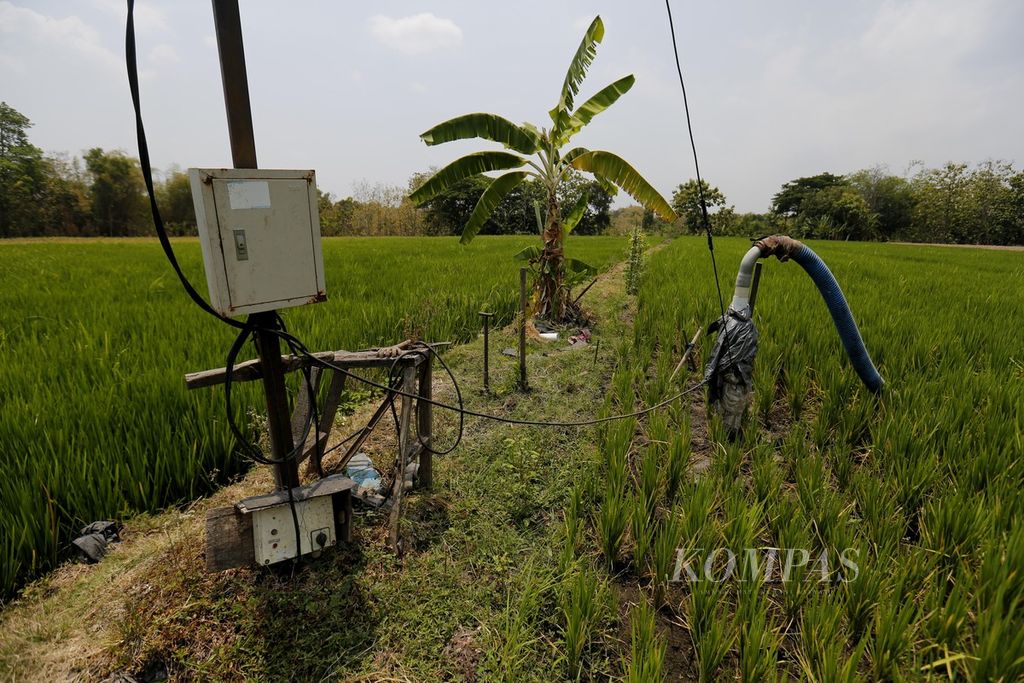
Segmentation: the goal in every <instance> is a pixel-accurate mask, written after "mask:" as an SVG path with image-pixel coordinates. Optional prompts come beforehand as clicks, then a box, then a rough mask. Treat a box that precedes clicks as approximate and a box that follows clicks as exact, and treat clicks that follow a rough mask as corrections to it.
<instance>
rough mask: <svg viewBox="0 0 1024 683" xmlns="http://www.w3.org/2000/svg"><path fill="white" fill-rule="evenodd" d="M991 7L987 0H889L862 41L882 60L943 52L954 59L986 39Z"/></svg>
mask: <svg viewBox="0 0 1024 683" xmlns="http://www.w3.org/2000/svg"><path fill="white" fill-rule="evenodd" d="M990 9H991V8H990V7H989V3H988V2H971V3H965V2H960V1H959V0H955V1H951V0H945V1H944V2H923V1H922V0H914V1H913V2H900V3H896V2H893V1H892V0H887V1H886V2H884V3H883V4H882V6H881V7H880V8H879V10H878V13H877V14H876V15H875V20H874V22H873V24H872V25H871V27H870V28H869V29H868V30H867V31H866V32H865V33H864V35H863V36H862V38H861V42H862V45H863V46H864V48H865V50H866V51H867V52H868V53H870V54H874V55H876V56H878V57H880V58H883V59H885V58H902V59H912V58H914V57H920V56H922V55H927V56H928V57H930V58H934V56H936V55H942V56H944V57H945V58H946V59H949V60H955V59H957V58H959V57H961V56H962V55H964V54H966V53H969V52H970V51H972V50H974V49H975V48H976V47H978V46H979V45H981V44H982V43H983V42H984V40H985V37H986V35H985V34H986V32H987V29H988V24H989V16H990Z"/></svg>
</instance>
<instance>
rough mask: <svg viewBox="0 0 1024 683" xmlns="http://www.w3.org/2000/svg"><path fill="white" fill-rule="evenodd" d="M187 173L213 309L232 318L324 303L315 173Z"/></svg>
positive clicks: (193, 170)
mask: <svg viewBox="0 0 1024 683" xmlns="http://www.w3.org/2000/svg"><path fill="white" fill-rule="evenodd" d="M188 174H189V181H190V183H191V186H192V200H193V202H194V203H195V207H196V223H197V225H198V227H199V239H200V243H201V244H202V249H203V264H204V265H205V268H206V282H207V285H208V286H209V290H210V304H211V305H212V306H213V308H214V309H216V310H217V311H218V312H220V313H221V314H223V315H225V316H238V315H244V314H248V313H260V312H263V311H271V310H274V309H278V308H289V307H292V306H301V305H303V304H309V303H316V302H319V301H324V300H326V299H327V294H326V286H325V285H324V259H323V252H322V251H321V247H320V216H319V211H318V208H317V192H316V175H315V173H314V172H313V171H308V170H307V171H292V170H265V169H227V168H220V169H207V168H190V169H189V170H188Z"/></svg>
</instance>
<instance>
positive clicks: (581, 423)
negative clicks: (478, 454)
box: [275, 330, 706, 454]
mask: <svg viewBox="0 0 1024 683" xmlns="http://www.w3.org/2000/svg"><path fill="white" fill-rule="evenodd" d="M275 334H279V335H281V334H282V333H281V332H280V331H279V330H278V331H275ZM284 335H285V336H290V335H287V333H284ZM292 339H294V337H293V338H292ZM294 340H295V341H296V342H297V348H299V349H300V352H301V355H303V356H305V357H306V358H308V359H309V361H310V362H311V363H313V364H314V365H320V366H323V367H326V368H330V369H332V370H334V371H335V372H340V373H342V374H344V375H345V376H347V377H351V378H352V379H354V380H356V381H358V382H362V383H363V384H367V385H369V386H372V387H376V388H378V389H383V390H385V391H391V392H392V393H395V394H397V395H399V396H406V397H408V398H414V399H418V400H420V401H423V402H424V403H429V404H430V405H432V406H437V407H438V408H442V409H444V410H451V411H453V412H457V413H459V414H460V416H464V415H471V416H473V417H479V418H482V419H485V420H492V421H494V422H504V423H506V424H516V425H525V426H530V427H588V426H591V425H597V424H601V423H604V422H612V421H615V420H624V419H627V418H631V417H642V416H644V415H646V414H648V413H650V412H652V411H654V410H657V409H658V408H663V407H665V406H667V405H668V404H670V403H672V402H673V401H675V400H677V399H679V398H682V397H683V396H686V395H687V394H690V393H692V392H693V391H695V390H697V389H699V388H700V387H702V386H704V384H705V383H706V382H705V381H703V380H702V381H700V382H698V383H697V384H694V385H693V386H691V387H688V388H686V389H683V390H682V391H680V392H678V393H676V394H674V395H672V396H670V397H668V398H666V399H665V400H663V401H659V402H658V403H655V404H654V405H652V406H648V407H647V408H643V409H642V410H636V411H633V412H631V413H622V414H619V415H608V416H605V417H599V418H593V419H590V420H577V421H568V422H560V421H553V422H545V421H541V420H518V419H515V418H511V417H502V416H500V415H492V414H489V413H481V412H477V411H475V410H469V409H468V408H466V407H465V403H464V401H463V399H462V392H461V389H460V388H459V383H458V380H457V379H456V378H455V374H454V373H453V372H452V371H451V368H450V367H448V364H447V363H445V362H444V359H443V358H441V356H440V355H438V354H437V352H436V351H434V350H433V349H431V348H430V347H429V346H427V348H428V349H429V353H430V354H432V355H433V357H434V358H437V359H438V361H439V362H440V363H441V365H442V367H443V368H444V370H445V372H446V373H447V374H448V376H449V377H450V378H451V380H452V384H453V386H454V387H455V390H456V395H457V397H458V402H459V405H457V406H453V405H450V404H447V403H442V402H440V401H435V400H433V399H429V398H426V397H424V396H420V395H419V394H413V393H411V392H408V391H403V390H401V389H396V388H389V387H387V386H385V385H383V384H380V383H379V382H374V381H373V380H371V379H367V378H366V377H362V376H360V375H357V374H355V373H354V372H352V371H350V370H348V369H346V368H343V367H342V366H340V365H336V364H334V363H332V362H330V361H328V360H325V359H323V358H320V357H319V356H317V355H315V354H313V353H311V352H310V351H309V350H308V349H306V348H305V346H303V345H302V342H300V341H299V340H297V339H294ZM415 353H418V352H411V353H405V354H402V356H400V357H399V360H401V358H405V357H407V356H410V355H413V354H415ZM461 431H462V423H461V422H460V432H461ZM460 438H461V434H460ZM431 452H432V453H435V454H436V452H435V451H433V450H431Z"/></svg>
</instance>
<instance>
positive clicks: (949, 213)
mask: <svg viewBox="0 0 1024 683" xmlns="http://www.w3.org/2000/svg"><path fill="white" fill-rule="evenodd" d="M31 125H32V124H31V122H30V121H29V119H28V118H27V117H25V116H24V115H22V114H21V113H19V112H18V111H16V110H15V109H14V108H12V107H10V106H8V105H7V104H6V103H0V237H26V236H48V235H69V236H113V237H118V236H130V235H151V234H153V225H152V219H151V217H150V213H149V202H148V200H147V197H146V193H145V187H144V186H143V182H142V173H141V169H140V167H139V162H138V160H137V159H135V158H133V157H130V156H128V155H126V154H125V153H123V152H121V151H117V150H114V151H110V150H103V149H100V148H93V149H90V150H88V151H87V152H85V153H84V154H83V155H82V157H81V158H77V157H71V156H69V155H67V154H44V153H43V151H42V150H40V149H39V148H38V147H36V146H35V145H33V144H32V143H31V142H30V141H29V139H28V130H29V128H30V127H31ZM429 175H430V174H429V173H419V174H415V175H414V176H413V177H412V178H411V179H410V180H409V183H408V185H407V186H405V187H403V186H398V185H387V184H383V183H377V184H370V183H367V182H360V183H356V185H355V187H354V192H353V195H352V196H350V197H345V198H343V199H337V198H335V197H334V196H332V195H331V194H330V193H327V192H321V193H320V197H319V211H320V223H321V228H322V230H323V233H324V234H325V235H457V234H459V233H460V232H461V230H462V226H463V225H465V223H466V220H467V218H468V217H469V214H470V213H471V212H472V211H473V207H474V206H476V202H477V200H478V199H479V198H480V195H481V194H482V193H483V191H484V188H485V187H486V180H485V179H483V178H481V177H476V178H469V179H467V180H465V181H463V182H461V183H459V184H458V185H457V186H455V187H453V188H452V189H451V190H450V191H448V192H446V193H444V194H443V195H441V196H438V197H436V198H434V199H432V200H430V201H429V202H426V203H425V204H423V205H422V206H416V205H414V204H412V203H411V202H410V201H409V199H408V195H409V193H410V192H411V191H412V190H414V189H415V188H416V187H418V186H419V185H420V183H422V182H423V180H424V179H425V178H427V177H428V176H429ZM703 190H704V198H705V201H706V202H707V206H708V217H709V220H710V221H711V226H712V230H714V232H715V233H716V234H724V235H745V236H756V235H764V234H769V233H773V232H785V233H788V234H790V235H793V236H796V237H804V238H820V239H840V240H903V241H916V242H946V243H959V244H972V243H974V244H1016V245H1020V244H1024V172H1022V171H1018V170H1016V169H1014V167H1013V166H1012V165H1011V164H1009V163H1007V162H1003V161H987V162H984V163H981V164H978V165H976V166H973V167H972V166H969V165H967V164H959V163H948V164H946V165H944V166H942V167H940V168H933V169H929V168H924V167H923V165H921V164H915V165H913V166H912V167H911V169H910V170H909V171H908V172H907V173H906V174H905V175H902V176H899V175H893V174H891V173H889V172H888V171H886V169H885V168H883V167H875V168H871V169H866V170H862V171H857V172H855V173H850V174H847V175H835V174H832V173H820V174H818V175H815V176H808V177H804V178H796V179H795V180H791V181H790V182H788V183H785V184H784V185H783V186H782V188H781V189H780V190H779V192H778V193H776V194H775V196H774V197H773V198H772V204H771V210H770V211H769V212H767V213H762V214H759V213H737V212H736V211H735V209H734V208H733V207H732V206H730V205H729V204H728V202H727V200H726V198H725V195H724V194H723V193H722V192H721V190H719V189H718V188H717V187H714V186H711V185H709V184H708V183H707V181H705V182H704V186H703ZM156 192H157V201H158V202H159V205H160V211H161V215H162V216H163V219H164V222H165V224H166V225H167V226H168V230H169V232H171V234H176V235H192V234H195V232H196V219H195V211H194V208H193V204H192V192H191V189H190V187H189V182H188V175H187V174H186V173H185V172H183V171H181V170H180V169H178V168H176V167H172V168H170V169H168V170H167V171H166V172H164V173H163V174H161V175H160V177H159V178H158V179H157V181H156ZM584 192H585V193H586V194H587V197H588V204H587V210H586V213H585V214H584V217H583V219H582V220H581V221H580V223H579V225H578V226H577V227H576V229H575V230H574V234H580V235H594V234H601V233H605V232H612V233H616V234H625V233H626V232H628V231H629V230H630V229H632V228H634V227H636V226H638V225H639V226H640V227H642V228H643V229H644V230H646V231H648V232H656V231H658V232H690V233H696V232H700V231H702V230H703V228H702V225H703V223H702V219H701V209H700V188H699V187H698V185H697V181H696V180H689V181H687V182H685V183H683V184H681V185H679V186H678V187H677V188H676V191H675V193H674V194H673V196H672V205H673V208H674V209H675V210H676V213H677V214H678V215H679V217H680V218H679V220H678V221H677V222H676V223H675V224H673V225H667V224H665V223H663V222H662V221H661V220H660V219H658V218H656V217H655V216H654V214H653V213H651V212H648V211H644V210H643V209H642V208H640V207H638V206H636V207H625V208H621V209H616V210H614V211H612V210H611V203H612V196H611V195H610V194H609V193H608V192H607V191H606V189H605V188H604V187H602V186H601V185H600V184H599V183H597V182H595V181H588V180H586V179H585V178H584V177H583V176H580V175H575V176H573V177H572V178H570V180H569V181H568V182H566V183H564V184H563V187H562V189H561V190H560V196H559V205H560V206H561V207H562V210H563V212H568V211H569V210H570V209H571V208H572V207H573V206H574V205H575V204H576V202H577V200H578V199H579V197H580V196H581V195H582V194H583V193H584ZM542 197H543V192H542V189H541V188H539V187H537V186H536V185H534V184H531V183H524V184H523V185H521V186H520V187H518V188H516V189H515V190H514V191H513V192H511V193H509V194H508V196H506V197H505V199H504V200H503V201H502V203H501V204H500V205H499V206H498V207H497V209H495V211H494V212H493V214H492V215H491V218H490V219H489V220H488V221H487V223H486V225H485V226H484V228H483V230H482V231H481V232H482V233H483V234H536V233H537V232H538V224H537V218H536V216H537V211H536V208H535V207H536V202H538V201H539V200H540V199H541V198H542Z"/></svg>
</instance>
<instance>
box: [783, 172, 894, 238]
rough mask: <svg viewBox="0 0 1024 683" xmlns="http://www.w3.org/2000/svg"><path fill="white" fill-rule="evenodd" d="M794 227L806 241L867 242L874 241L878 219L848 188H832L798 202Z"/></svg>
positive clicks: (858, 194)
mask: <svg viewBox="0 0 1024 683" xmlns="http://www.w3.org/2000/svg"><path fill="white" fill-rule="evenodd" d="M797 219H798V221H797V224H798V225H799V226H800V228H801V234H802V235H803V236H805V237H819V238H823V239H832V240H837V239H842V240H870V239H875V238H876V237H877V230H876V224H877V221H878V216H877V215H876V214H875V213H874V212H873V211H872V210H871V207H869V206H868V203H867V202H866V201H865V200H864V197H862V196H861V194H860V193H859V192H858V191H857V190H855V189H854V188H853V187H850V186H849V185H832V186H830V187H826V188H824V189H822V190H818V191H817V192H814V193H812V194H809V195H808V196H807V197H806V198H804V200H803V201H802V202H801V206H800V212H799V215H798V217H797Z"/></svg>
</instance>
